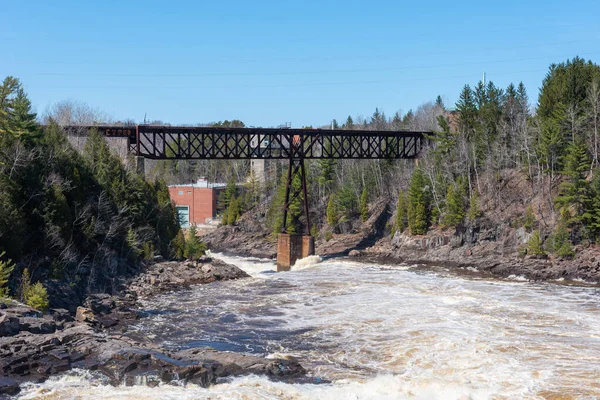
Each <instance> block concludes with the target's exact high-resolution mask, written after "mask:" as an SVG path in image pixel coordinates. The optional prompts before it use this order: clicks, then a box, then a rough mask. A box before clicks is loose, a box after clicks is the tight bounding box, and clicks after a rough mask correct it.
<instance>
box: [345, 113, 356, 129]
mask: <svg viewBox="0 0 600 400" xmlns="http://www.w3.org/2000/svg"><path fill="white" fill-rule="evenodd" d="M344 129H348V130H352V129H354V121H353V120H352V117H351V116H349V115H348V118H346V123H345V124H344Z"/></svg>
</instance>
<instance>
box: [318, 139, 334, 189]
mask: <svg viewBox="0 0 600 400" xmlns="http://www.w3.org/2000/svg"><path fill="white" fill-rule="evenodd" d="M324 141H325V143H324V144H323V152H324V153H325V154H329V153H330V152H331V141H330V140H327V139H324ZM317 162H318V164H319V170H320V173H319V177H318V179H317V181H318V182H319V185H321V186H324V187H325V188H326V189H328V190H329V189H330V188H331V186H332V185H333V182H334V179H335V166H336V162H335V160H334V159H332V158H323V159H320V160H318V161H317Z"/></svg>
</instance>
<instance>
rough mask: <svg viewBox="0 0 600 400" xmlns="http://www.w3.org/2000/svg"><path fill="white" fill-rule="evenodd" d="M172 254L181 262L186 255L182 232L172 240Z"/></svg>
mask: <svg viewBox="0 0 600 400" xmlns="http://www.w3.org/2000/svg"><path fill="white" fill-rule="evenodd" d="M172 247H173V253H174V254H175V258H176V259H178V260H183V259H184V258H185V254H186V243H185V235H184V234H183V231H182V230H179V232H177V236H175V238H174V239H173V243H172Z"/></svg>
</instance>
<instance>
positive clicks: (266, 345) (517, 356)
mask: <svg viewBox="0 0 600 400" xmlns="http://www.w3.org/2000/svg"><path fill="white" fill-rule="evenodd" d="M214 256H216V257H218V258H220V259H223V260H224V261H226V262H229V263H232V264H235V265H237V266H239V267H240V268H242V269H243V270H245V271H246V272H248V273H249V274H250V275H251V278H249V279H243V280H239V281H227V282H215V283H212V284H208V285H198V286H195V287H192V288H190V289H188V290H183V291H178V292H173V293H167V294H163V295H160V296H157V297H154V298H152V299H151V300H150V301H148V302H147V303H144V304H143V308H144V310H145V311H146V312H147V313H148V314H149V317H147V318H143V319H141V320H140V322H139V324H138V325H137V326H136V327H135V329H136V331H137V332H138V333H141V334H143V335H145V336H146V337H148V338H150V339H151V340H153V341H156V342H157V343H161V344H163V345H164V346H166V347H170V348H188V347H196V346H211V347H214V348H216V349H219V350H225V351H241V352H247V353H254V354H263V355H268V356H273V357H275V356H277V357H282V356H294V357H297V358H298V359H299V361H300V362H301V364H302V365H303V366H304V367H305V368H306V369H307V370H309V371H310V377H311V378H312V380H313V381H314V382H315V383H318V382H326V383H323V384H308V383H306V384H288V383H281V382H271V381H269V380H268V379H267V378H265V377H256V376H247V377H240V378H234V379H232V380H229V381H227V382H225V383H222V384H219V385H215V386H213V387H211V388H208V389H204V388H200V387H196V386H193V385H188V386H187V387H182V386H172V385H161V386H159V387H156V388H149V387H145V386H133V387H125V386H120V387H111V386H108V385H107V384H106V382H105V381H104V379H103V378H102V376H100V375H97V374H94V373H90V372H84V371H74V372H70V373H68V374H66V375H63V376H59V377H54V378H52V379H50V380H49V381H47V382H45V383H43V384H28V385H27V386H26V387H24V388H23V391H22V394H21V396H22V398H26V399H40V398H44V399H59V398H60V399H63V398H72V399H121V398H128V399H177V400H184V399H336V400H337V399H514V398H518V399H590V398H600V292H599V290H598V289H597V288H593V287H575V286H565V285H558V284H549V283H543V284H534V283H529V282H524V281H522V280H517V279H513V280H488V279H482V278H477V277H474V276H472V274H471V275H465V276H460V275H457V274H455V273H453V272H451V271H447V270H445V269H443V268H438V269H434V270H431V269H427V270H425V269H422V268H417V267H414V266H408V265H398V266H375V265H365V264H360V263H356V262H350V261H340V260H330V261H324V262H320V259H317V258H315V259H312V260H309V261H305V262H303V263H301V265H298V266H297V267H295V268H293V269H292V271H291V272H285V273H275V272H274V270H275V266H274V264H273V263H272V262H270V261H265V260H261V259H252V258H240V257H230V256H224V255H219V254H217V255H214Z"/></svg>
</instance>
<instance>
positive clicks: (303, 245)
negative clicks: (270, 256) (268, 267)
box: [277, 233, 315, 272]
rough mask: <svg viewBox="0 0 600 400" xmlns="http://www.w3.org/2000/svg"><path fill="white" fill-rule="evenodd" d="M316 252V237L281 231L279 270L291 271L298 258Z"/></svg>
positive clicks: (278, 243)
mask: <svg viewBox="0 0 600 400" xmlns="http://www.w3.org/2000/svg"><path fill="white" fill-rule="evenodd" d="M314 254H315V238H314V237H312V236H303V235H291V234H289V233H280V234H279V236H278V238H277V271H278V272H281V271H289V270H290V269H291V268H292V266H293V265H294V264H295V263H296V261H297V260H299V259H301V258H305V257H308V256H313V255H314Z"/></svg>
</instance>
